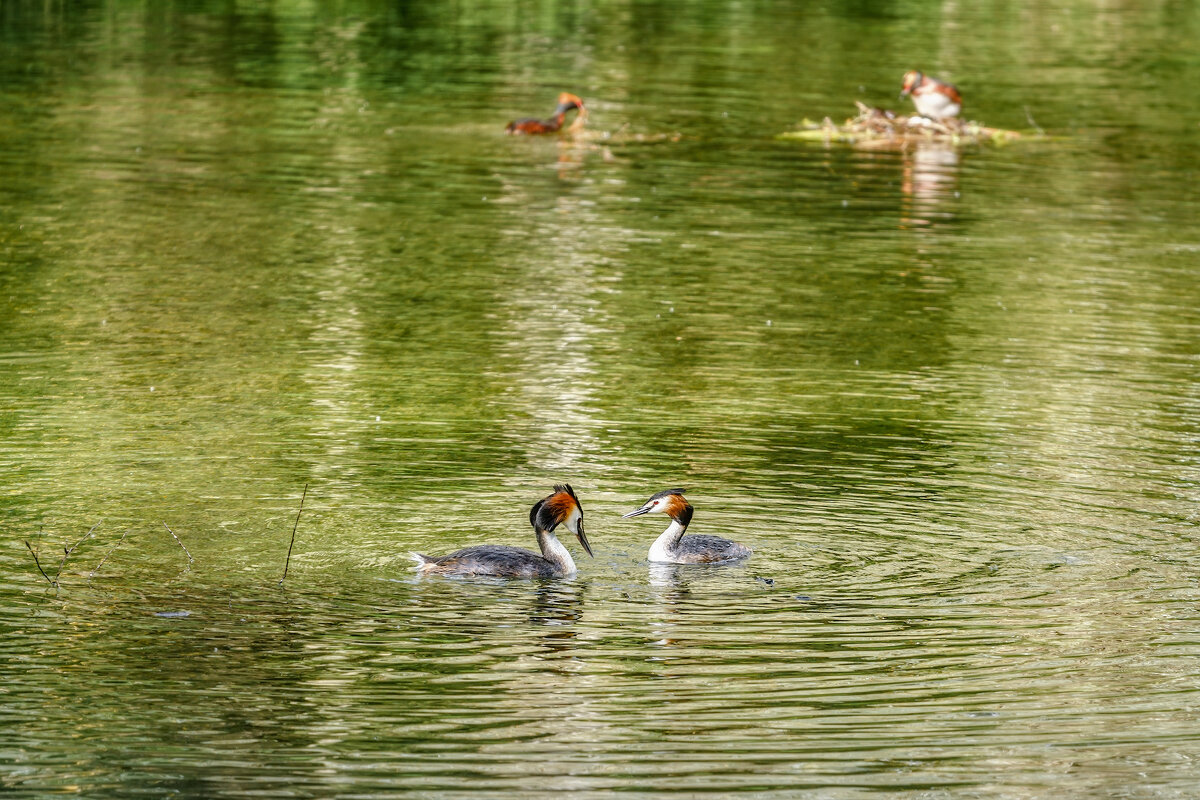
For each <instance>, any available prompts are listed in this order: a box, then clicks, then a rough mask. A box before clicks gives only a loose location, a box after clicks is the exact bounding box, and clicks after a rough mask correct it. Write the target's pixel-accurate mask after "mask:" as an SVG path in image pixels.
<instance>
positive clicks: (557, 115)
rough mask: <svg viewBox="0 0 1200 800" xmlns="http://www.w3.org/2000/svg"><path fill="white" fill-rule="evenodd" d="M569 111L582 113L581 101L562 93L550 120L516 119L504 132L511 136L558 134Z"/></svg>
mask: <svg viewBox="0 0 1200 800" xmlns="http://www.w3.org/2000/svg"><path fill="white" fill-rule="evenodd" d="M571 109H578V110H579V111H581V112H582V111H583V110H584V109H583V101H582V100H580V99H579V98H578V97H576V96H575V95H573V94H571V93H570V92H563V93H562V94H560V95H559V96H558V108H556V109H554V113H553V114H551V115H550V119H533V118H527V119H518V120H515V121H513V122H510V123H508V125H507V127H505V128H504V130H505V131H506V132H508V133H511V134H518V133H558V131H559V129H560V128H562V125H563V120H564V119H566V117H567V112H568V111H570V110H571Z"/></svg>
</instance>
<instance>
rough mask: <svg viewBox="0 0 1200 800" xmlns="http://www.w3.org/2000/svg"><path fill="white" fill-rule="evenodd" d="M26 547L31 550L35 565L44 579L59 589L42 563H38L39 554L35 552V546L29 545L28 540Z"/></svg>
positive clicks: (30, 553)
mask: <svg viewBox="0 0 1200 800" xmlns="http://www.w3.org/2000/svg"><path fill="white" fill-rule="evenodd" d="M25 546H26V547H28V548H29V555H31V556H33V563H34V564H37V568H38V572H40V573H42V577H43V578H45V579H46V580H48V581H50V585H51V586H53V587H54V588H55V589H57V588H58V584H57V583H55V582H54V579H53V578H51V577H50V576H49V575H47V574H46V570H44V569H42V562H41V561H38V557H37V553H36V552H35V551H34V549H33V545H31V544H30V543H29V540H28V539H26V540H25Z"/></svg>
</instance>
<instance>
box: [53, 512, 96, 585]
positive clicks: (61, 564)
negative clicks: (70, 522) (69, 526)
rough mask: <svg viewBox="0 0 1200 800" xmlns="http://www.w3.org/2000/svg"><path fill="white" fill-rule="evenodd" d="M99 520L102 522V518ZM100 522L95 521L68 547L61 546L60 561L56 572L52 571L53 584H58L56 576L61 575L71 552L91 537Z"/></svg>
mask: <svg viewBox="0 0 1200 800" xmlns="http://www.w3.org/2000/svg"><path fill="white" fill-rule="evenodd" d="M100 522H104V520H100ZM100 522H97V523H96V524H95V525H93V526H92V527H91V529H90V530H89V531H88V532H87V533H86V534H84V536H83V538H82V539H80V540H79V541H78V542H76V543H75V544H73V545H71V547H70V548H67V547H64V548H63V557H62V561H60V562H59V563H58V572H56V573H54V585H55V586H58V576H59V575H62V571H63V567H65V566H66V565H67V559H68V558H70V557H71V553H74V552H75V548H76V547H79V545H81V544H83V543H84V542H86V541H87V540H88V539H90V538H91V537H92V534H93V533H95V531H96V528H99V527H100Z"/></svg>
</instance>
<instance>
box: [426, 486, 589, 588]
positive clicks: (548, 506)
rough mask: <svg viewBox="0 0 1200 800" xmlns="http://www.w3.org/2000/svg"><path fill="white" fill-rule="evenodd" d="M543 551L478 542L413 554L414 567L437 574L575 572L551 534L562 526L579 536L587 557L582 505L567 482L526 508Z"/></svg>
mask: <svg viewBox="0 0 1200 800" xmlns="http://www.w3.org/2000/svg"><path fill="white" fill-rule="evenodd" d="M529 522H530V524H531V525H533V529H534V531H535V532H536V533H537V540H538V546H539V547H540V548H541V549H542V554H541V555H538V554H537V553H534V552H533V551H531V550H525V549H523V548H520V547H509V546H508V545H503V544H480V545H475V546H474V547H467V548H464V549H462V550H455V551H454V552H453V553H450V554H449V555H444V556H426V555H422V554H420V553H412V557H413V559H414V560H416V562H417V570H418V571H420V572H422V573H425V572H433V573H438V574H440V575H490V576H493V577H497V578H561V577H564V576H566V575H571V574H573V573H574V572H575V561H574V559H572V558H571V552H570V551H569V550H567V548H566V547H565V546H564V545H563V543H562V542H560V541H559V540H558V537H557V536H555V535H554V529H555V528H557V527H558V526H559V525H563V526H565V527H566V529H567V530H569V531H570V532H571V533H573V534H575V536H576V537H578V539H579V543H580V544H581V545H583V549H584V550H586V551H587V554H588V555H589V556H590V555H591V554H592V547H591V545H589V544H588V540H587V536H585V535H584V533H583V507H582V506H580V505H579V498H577V497H576V496H575V491H574V490H573V489H572V488H571V487H570V485H569V484H566V483H562V484H556V485H555V486H554V494H552V495H550V496H548V497H546V498H544V499H542V500H539V501H537V503H536V504H535V505H534V507H533V508H532V509H531V510H530V511H529Z"/></svg>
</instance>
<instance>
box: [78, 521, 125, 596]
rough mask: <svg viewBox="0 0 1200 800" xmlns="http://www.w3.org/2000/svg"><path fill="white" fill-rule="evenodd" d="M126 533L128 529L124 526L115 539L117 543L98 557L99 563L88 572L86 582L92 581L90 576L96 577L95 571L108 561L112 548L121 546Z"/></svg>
mask: <svg viewBox="0 0 1200 800" xmlns="http://www.w3.org/2000/svg"><path fill="white" fill-rule="evenodd" d="M128 535H129V529H128V528H126V529H125V532H124V533H122V534H121V538H120V539H118V540H117V543H116V544H114V545H113V546H112V547H111V548H109V550H108V552H107V553H105V554H104V558H102V559H100V563H99V564H97V565H96V568H95V569H94V570H92V571H91V572H89V573H88V583H91V582H92V578H94V577H96V573H97V572H99V571H100V568H101V567H103V566H104V562H105V561H108V557H109V556H111V555H112V554H113V551H114V550H116V549H117V548H118V547H120V546H121V542H123V541H125V537H126V536H128Z"/></svg>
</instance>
